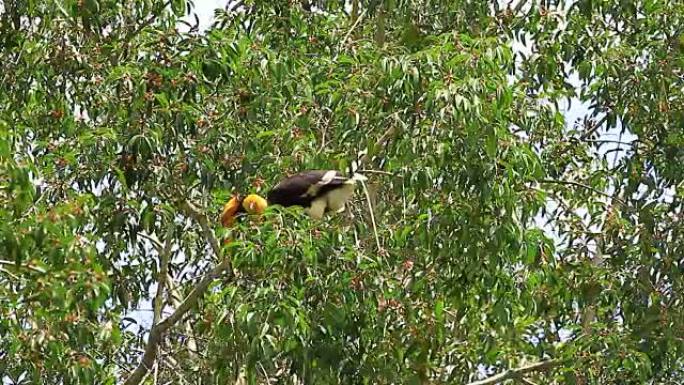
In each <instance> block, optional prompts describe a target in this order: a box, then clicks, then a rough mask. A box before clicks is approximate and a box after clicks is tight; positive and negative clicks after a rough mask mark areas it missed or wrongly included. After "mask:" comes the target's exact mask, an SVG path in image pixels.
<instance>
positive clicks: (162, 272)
mask: <svg viewBox="0 0 684 385" xmlns="http://www.w3.org/2000/svg"><path fill="white" fill-rule="evenodd" d="M172 239H173V221H171V222H169V227H168V228H167V229H166V238H165V240H164V248H163V249H161V250H159V276H158V277H157V293H156V294H155V296H154V302H153V304H154V306H153V308H154V313H153V316H152V325H156V324H158V323H159V320H160V319H161V312H162V309H163V308H164V299H163V297H164V289H165V288H166V286H167V283H168V282H167V281H168V277H169V260H170V259H171V246H172V244H173V243H172V242H171V241H172Z"/></svg>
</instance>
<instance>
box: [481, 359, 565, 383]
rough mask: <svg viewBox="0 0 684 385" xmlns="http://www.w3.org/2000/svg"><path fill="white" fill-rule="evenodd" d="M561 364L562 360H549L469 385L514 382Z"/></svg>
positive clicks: (509, 370) (510, 370)
mask: <svg viewBox="0 0 684 385" xmlns="http://www.w3.org/2000/svg"><path fill="white" fill-rule="evenodd" d="M560 363H561V361H560V360H547V361H541V362H536V363H534V364H530V365H527V366H521V367H519V368H516V369H508V370H507V371H505V372H503V373H499V374H496V375H494V376H491V377H489V378H485V379H484V380H480V381H475V382H471V383H469V384H467V385H494V384H498V383H500V382H503V381H506V380H512V379H516V378H520V377H521V376H523V375H525V374H528V373H534V372H541V371H545V370H549V369H551V368H553V367H554V366H557V365H559V364H560Z"/></svg>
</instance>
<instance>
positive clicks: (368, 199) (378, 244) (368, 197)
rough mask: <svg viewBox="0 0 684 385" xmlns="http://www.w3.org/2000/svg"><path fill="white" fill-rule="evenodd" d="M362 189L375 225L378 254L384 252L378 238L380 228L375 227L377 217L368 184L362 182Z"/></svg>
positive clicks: (372, 222) (374, 232) (374, 231)
mask: <svg viewBox="0 0 684 385" xmlns="http://www.w3.org/2000/svg"><path fill="white" fill-rule="evenodd" d="M360 182H361V187H363V192H364V193H365V194H366V200H367V201H368V212H369V213H370V218H371V224H372V225H373V235H375V245H376V246H377V247H378V252H380V250H382V248H381V247H380V238H379V237H378V228H377V226H376V225H375V215H374V214H373V204H372V203H371V197H370V194H369V193H368V188H366V183H365V182H364V181H363V180H361V181H360Z"/></svg>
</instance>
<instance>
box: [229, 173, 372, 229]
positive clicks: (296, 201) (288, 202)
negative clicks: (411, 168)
mask: <svg viewBox="0 0 684 385" xmlns="http://www.w3.org/2000/svg"><path fill="white" fill-rule="evenodd" d="M363 180H366V177H365V176H363V175H361V174H358V173H354V174H353V175H352V176H351V177H346V176H344V175H343V174H342V173H341V172H339V171H335V170H309V171H304V172H300V173H299V174H296V175H293V176H290V177H287V178H285V179H283V180H281V181H280V183H278V184H277V185H276V186H275V187H274V188H273V189H271V191H269V192H268V194H267V196H266V200H264V199H263V198H262V197H260V196H258V195H256V194H251V195H248V196H247V197H246V198H245V199H244V200H242V201H241V200H240V199H239V198H233V199H231V200H230V201H229V202H228V203H227V204H226V206H225V207H224V209H223V213H222V214H221V223H223V225H224V226H230V225H232V224H233V221H234V217H235V216H236V215H237V214H239V213H240V212H247V213H251V214H260V213H263V211H264V210H265V209H266V206H267V205H269V204H272V205H273V204H274V205H281V206H284V207H290V206H301V207H304V210H305V211H306V212H307V213H308V214H309V216H310V217H312V218H316V219H320V218H322V217H323V214H325V213H326V212H331V211H332V212H341V211H344V208H345V204H346V203H347V201H349V199H350V198H351V197H352V196H353V195H354V189H355V187H356V183H357V182H359V181H363Z"/></svg>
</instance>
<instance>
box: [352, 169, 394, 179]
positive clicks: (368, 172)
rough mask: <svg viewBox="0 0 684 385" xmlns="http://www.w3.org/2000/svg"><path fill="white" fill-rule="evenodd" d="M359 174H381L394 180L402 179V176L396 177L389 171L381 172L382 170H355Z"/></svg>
mask: <svg viewBox="0 0 684 385" xmlns="http://www.w3.org/2000/svg"><path fill="white" fill-rule="evenodd" d="M356 171H357V172H359V173H360V174H382V175H387V176H392V177H395V178H403V177H404V176H403V175H397V174H394V173H391V172H389V171H382V170H369V169H361V170H356Z"/></svg>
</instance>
